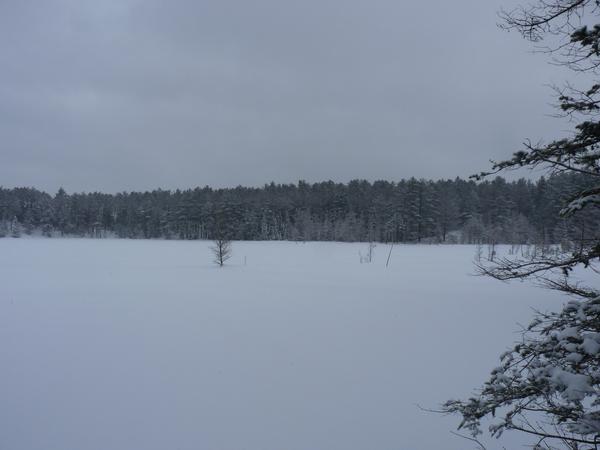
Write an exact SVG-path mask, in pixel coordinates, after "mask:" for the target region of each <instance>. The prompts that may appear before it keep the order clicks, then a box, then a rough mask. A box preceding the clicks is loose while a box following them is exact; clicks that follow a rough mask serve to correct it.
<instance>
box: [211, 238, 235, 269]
mask: <svg viewBox="0 0 600 450" xmlns="http://www.w3.org/2000/svg"><path fill="white" fill-rule="evenodd" d="M211 250H212V252H213V255H214V257H215V259H214V262H215V264H217V265H219V266H220V267H223V265H224V264H225V261H227V260H228V259H229V258H231V241H229V240H227V239H222V238H219V239H215V240H214V241H213V245H212V247H211Z"/></svg>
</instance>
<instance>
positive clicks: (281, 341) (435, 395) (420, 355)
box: [0, 238, 561, 450]
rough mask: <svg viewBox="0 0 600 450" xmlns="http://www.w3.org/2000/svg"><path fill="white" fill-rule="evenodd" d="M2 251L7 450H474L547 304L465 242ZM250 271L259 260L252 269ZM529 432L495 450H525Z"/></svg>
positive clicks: (17, 244) (77, 245) (7, 246)
mask: <svg viewBox="0 0 600 450" xmlns="http://www.w3.org/2000/svg"><path fill="white" fill-rule="evenodd" d="M208 246H209V243H207V242H199V241H195V242H181V241H128V240H85V239H11V238H5V239H0V364H1V366H0V368H1V371H0V424H1V425H0V449H2V450H176V449H179V450H392V449H394V450H398V449H409V450H421V449H422V450H426V449H427V450H430V449H445V450H448V449H450V450H453V449H456V450H463V449H470V448H475V446H474V445H473V444H472V443H469V442H468V441H465V440H462V439H460V438H457V437H455V436H453V435H452V434H450V431H451V430H454V428H455V426H456V424H457V418H455V417H450V418H448V417H442V416H439V415H437V414H432V413H426V412H423V411H421V410H420V409H419V408H418V406H417V405H418V404H419V405H422V406H424V407H432V408H434V407H436V406H437V405H438V404H439V403H440V402H442V401H444V400H446V399H448V398H450V397H464V396H466V395H468V394H469V393H470V392H471V390H472V388H474V387H476V386H478V385H479V384H480V383H481V382H482V381H484V380H485V378H486V376H487V374H488V373H489V371H490V369H492V368H493V367H494V366H496V365H497V357H498V355H499V353H500V352H501V351H503V350H505V349H506V348H507V347H508V346H509V345H510V344H511V343H512V342H513V341H514V340H515V339H516V338H517V337H518V335H517V334H515V331H516V330H518V325H517V323H518V322H519V323H527V322H528V320H529V318H530V317H531V316H532V311H531V309H530V308H531V307H532V306H533V307H537V308H542V309H553V308H556V307H557V306H558V305H559V304H560V303H561V297H560V296H559V295H558V294H556V293H553V292H548V291H545V290H541V289H539V288H536V287H533V286H531V285H529V284H527V283H519V282H516V283H512V284H503V283H500V282H497V281H493V280H490V279H485V278H479V277H473V276H471V275H469V274H470V273H472V272H473V266H472V260H473V256H474V253H475V249H474V248H473V247H469V246H397V247H395V248H394V252H393V254H392V258H391V262H390V267H389V268H387V269H386V267H385V259H386V257H387V248H386V247H385V246H383V245H379V246H378V247H377V248H376V249H375V258H374V261H373V263H371V264H360V263H359V255H358V252H359V250H360V251H362V252H363V253H366V245H365V244H339V243H306V244H302V243H287V242H245V243H234V245H233V252H234V255H233V258H232V259H231V261H230V264H229V265H228V266H227V267H224V268H222V269H220V268H217V267H215V266H213V265H212V264H211V256H210V253H209V250H208ZM244 261H245V264H244ZM520 443H522V442H521V441H520V440H519V438H518V436H517V435H510V434H509V435H505V440H503V441H500V442H496V441H493V442H492V445H491V446H490V448H498V447H500V445H505V446H506V447H507V448H518V444H520Z"/></svg>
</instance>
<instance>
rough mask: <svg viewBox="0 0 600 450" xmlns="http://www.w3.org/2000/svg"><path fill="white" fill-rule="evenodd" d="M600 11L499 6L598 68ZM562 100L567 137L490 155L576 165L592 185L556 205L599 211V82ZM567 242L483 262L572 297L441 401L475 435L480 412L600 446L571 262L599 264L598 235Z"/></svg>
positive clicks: (583, 304)
mask: <svg viewBox="0 0 600 450" xmlns="http://www.w3.org/2000/svg"><path fill="white" fill-rule="evenodd" d="M599 15H600V2H599V1H597V0H549V1H548V0H536V1H535V2H534V3H532V4H529V5H528V6H526V7H522V8H520V9H517V10H514V11H510V12H503V13H501V16H502V18H503V24H504V27H505V28H507V29H515V30H517V31H519V32H520V33H521V34H522V35H523V36H524V37H525V38H526V39H529V40H531V41H534V42H536V43H538V44H539V43H541V42H543V41H544V40H546V41H549V42H551V43H553V44H550V45H554V47H548V46H547V47H542V51H545V52H548V54H550V55H552V57H553V59H554V61H555V62H558V63H560V64H563V65H566V66H567V67H569V68H571V69H573V70H575V71H584V72H588V73H589V74H591V75H592V77H593V78H597V76H598V73H597V69H598V67H600V24H595V23H594V20H596V19H597V17H598V16H599ZM558 93H559V96H558V100H559V107H560V110H561V111H562V113H563V114H564V115H567V116H569V117H570V118H573V119H576V120H577V119H578V120H580V122H579V123H578V124H577V125H576V126H575V130H574V133H573V134H572V135H571V136H570V137H567V138H563V139H558V140H554V141H552V142H550V143H548V144H532V143H531V142H527V143H526V144H525V149H524V150H522V151H519V152H517V153H515V154H514V155H513V157H512V158H511V159H509V160H506V161H501V162H497V163H494V165H493V169H492V171H491V172H490V173H482V174H480V175H478V176H477V178H482V177H486V176H488V175H490V174H492V173H497V172H499V171H501V170H506V169H514V168H519V167H530V168H533V167H545V168H547V169H548V170H549V171H551V172H553V173H565V172H571V173H579V174H582V175H584V176H585V177H586V179H587V180H588V186H587V187H586V188H585V189H583V190H579V191H578V192H575V193H572V195H571V196H570V198H569V199H568V201H567V202H566V204H565V205H564V208H563V209H562V210H561V212H560V214H561V215H562V216H563V217H565V218H567V219H573V218H574V217H575V216H577V217H582V216H585V215H589V214H591V215H592V216H593V215H594V214H597V210H598V206H599V205H600V165H599V160H600V98H599V94H600V83H593V84H592V86H590V87H589V88H587V89H584V90H580V89H576V88H574V87H571V86H568V87H566V88H564V89H558ZM574 244H575V245H571V246H570V247H571V249H570V251H566V250H563V251H558V250H557V249H556V248H552V247H548V246H545V245H544V246H541V247H540V248H539V249H538V251H535V252H533V254H531V255H529V257H527V258H524V257H521V258H520V259H507V258H506V259H500V260H497V261H496V263H495V264H493V265H491V266H489V265H488V266H480V270H481V273H482V274H485V275H489V276H491V277H493V278H496V279H499V280H511V279H525V278H533V279H535V280H537V281H540V282H541V283H542V284H544V285H545V286H547V287H549V288H551V289H555V290H559V291H562V292H565V293H567V294H569V295H570V296H573V297H575V298H576V300H572V301H570V302H569V303H567V304H566V306H565V307H564V308H563V309H562V311H560V312H557V313H550V314H544V313H537V315H536V317H535V319H534V321H533V322H532V323H531V325H530V326H529V327H528V328H527V329H526V330H525V331H524V333H523V336H522V341H521V342H519V343H518V344H517V345H516V346H515V347H514V348H513V349H512V350H511V351H509V352H506V353H505V354H503V355H502V356H501V365H500V366H499V367H498V368H496V369H494V371H493V372H492V374H491V376H490V378H489V380H488V381H487V382H486V383H485V385H484V386H483V388H482V389H481V390H480V391H479V392H478V394H477V395H475V396H474V397H472V398H470V399H468V400H466V401H461V400H451V401H448V402H446V403H445V404H444V407H443V410H444V411H445V412H449V413H458V414H460V415H461V416H462V422H461V424H460V428H465V429H468V430H469V431H471V433H472V434H473V435H474V436H476V435H477V434H479V433H481V425H482V421H483V420H487V419H490V420H492V425H490V427H489V431H490V433H491V434H492V435H495V436H500V435H501V434H502V432H503V431H505V430H518V431H522V432H525V433H528V434H531V435H534V436H536V444H535V447H534V448H538V449H541V448H561V447H562V448H569V449H597V448H598V447H599V446H600V293H599V292H598V291H597V290H595V289H594V288H592V287H586V286H581V285H579V284H577V283H576V282H573V281H572V280H571V277H570V276H569V275H570V273H571V272H572V271H573V269H575V267H577V266H582V267H585V268H588V269H591V270H594V271H596V272H598V268H597V264H598V261H599V258H600V238H598V236H597V235H590V236H587V235H585V233H584V232H582V235H581V238H580V239H579V241H578V242H576V243H574Z"/></svg>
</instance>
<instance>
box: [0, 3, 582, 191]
mask: <svg viewBox="0 0 600 450" xmlns="http://www.w3.org/2000/svg"><path fill="white" fill-rule="evenodd" d="M511 4H516V2H515V1H514V0H506V1H504V2H502V1H498V2H496V1H482V0H457V1H453V2H449V1H447V0H432V1H413V2H403V1H397V0H369V1H366V0H365V1H358V0H303V1H300V2H299V1H285V0H205V1H198V0H189V1H187V0H183V1H180V0H177V1H167V0H162V1H158V0H148V1H141V0H139V1H134V0H114V1H112V0H103V1H97V0H96V1H82V0H70V1H68V0H64V1H55V0H47V1H43V2H40V1H28V0H2V1H0V67H1V70H0V185H3V186H5V187H13V186H35V187H38V188H41V189H44V190H48V191H50V192H55V191H56V190H57V189H58V188H59V187H60V186H64V187H65V189H66V190H67V191H69V192H72V191H93V190H102V191H106V192H117V191H121V190H145V189H152V188H157V187H161V188H167V189H173V188H187V187H194V186H198V185H201V186H203V185H207V184H208V185H211V186H216V187H222V186H235V185H238V184H241V185H253V186H254V185H262V184H263V183H265V182H270V181H275V182H282V183H287V182H295V181H297V180H299V179H305V180H307V181H310V182H312V181H321V180H327V179H332V180H334V181H342V182H345V181H349V180H351V179H353V178H366V179H368V180H375V179H387V180H398V179H400V178H407V177H411V176H415V177H425V178H441V177H455V176H468V175H469V174H471V173H474V172H477V171H480V170H484V169H487V168H488V167H489V163H488V160H489V159H494V158H496V159H498V158H502V157H503V156H504V157H505V156H508V155H509V154H510V153H511V152H512V151H514V150H517V149H519V148H520V143H521V142H522V141H523V139H524V138H526V137H531V138H535V139H537V138H539V137H545V138H549V137H552V136H556V135H558V134H559V133H560V132H561V131H562V130H564V129H567V128H568V124H566V123H565V122H561V121H557V120H556V119H553V118H550V117H548V115H549V114H551V113H552V112H553V109H552V108H551V106H550V105H551V103H552V102H553V98H552V92H551V90H550V89H549V88H548V86H547V85H548V84H549V83H562V82H563V81H564V80H566V79H567V78H570V79H573V76H572V75H571V74H567V73H566V72H564V71H561V69H558V68H556V67H553V66H551V65H549V64H548V62H547V59H546V58H545V57H544V56H543V55H532V54H531V53H530V51H531V49H532V47H531V45H530V44H529V43H527V42H525V41H523V40H522V39H521V38H520V37H519V36H518V35H517V34H516V33H506V32H504V31H501V30H500V29H498V28H497V27H496V22H497V16H496V12H497V10H498V9H499V8H500V7H501V6H506V7H510V6H511Z"/></svg>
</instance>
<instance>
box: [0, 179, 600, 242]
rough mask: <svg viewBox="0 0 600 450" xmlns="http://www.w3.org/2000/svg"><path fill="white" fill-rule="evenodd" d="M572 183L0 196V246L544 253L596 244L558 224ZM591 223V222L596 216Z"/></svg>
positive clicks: (587, 227) (583, 222) (588, 226)
mask: <svg viewBox="0 0 600 450" xmlns="http://www.w3.org/2000/svg"><path fill="white" fill-rule="evenodd" d="M589 185H590V183H589V180H588V179H587V178H585V177H583V176H579V175H556V176H551V177H549V178H543V177H542V178H540V179H539V180H537V181H535V182H533V181H531V180H525V179H521V180H518V181H512V182H507V181H506V180H505V179H503V178H500V177H498V178H495V179H493V180H489V181H483V182H474V181H466V180H463V179H460V178H456V179H454V180H440V181H430V180H423V179H421V180H417V179H414V178H411V179H409V180H402V181H399V182H388V181H376V182H374V183H370V182H368V181H363V180H354V181H351V182H349V183H347V184H343V183H334V182H332V181H328V182H322V183H314V184H309V183H306V182H304V181H300V182H298V184H274V183H271V184H268V185H265V186H264V187H262V188H247V187H236V188H231V189H211V188H210V187H204V188H196V189H190V190H183V191H182V190H176V191H167V190H160V189H159V190H154V191H151V192H130V193H127V192H123V193H119V194H103V193H98V192H94V193H73V194H67V193H66V192H65V191H64V190H63V189H60V190H59V191H58V192H57V193H56V194H55V195H54V196H52V195H50V194H47V193H45V192H41V191H39V190H37V189H34V188H14V189H6V188H0V236H14V237H18V236H20V235H21V234H23V233H25V234H36V233H41V234H43V235H45V236H88V237H109V236H114V237H122V238H164V239H213V238H214V237H215V236H227V238H229V239H235V240H320V241H381V242H450V243H483V242H494V243H541V242H545V243H550V242H560V241H565V240H570V241H581V240H582V239H588V238H591V237H596V236H597V234H598V233H597V232H598V228H599V226H600V220H598V219H599V217H597V216H594V215H593V213H591V212H589V213H586V214H581V215H579V217H578V218H577V219H576V220H574V219H569V220H565V219H561V218H559V214H558V213H559V210H560V209H561V207H562V206H563V205H564V203H565V202H566V201H567V200H568V199H569V197H570V196H571V195H573V194H574V193H576V192H578V191H580V190H582V189H585V188H586V187H588V186H589ZM596 215H597V214H596Z"/></svg>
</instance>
